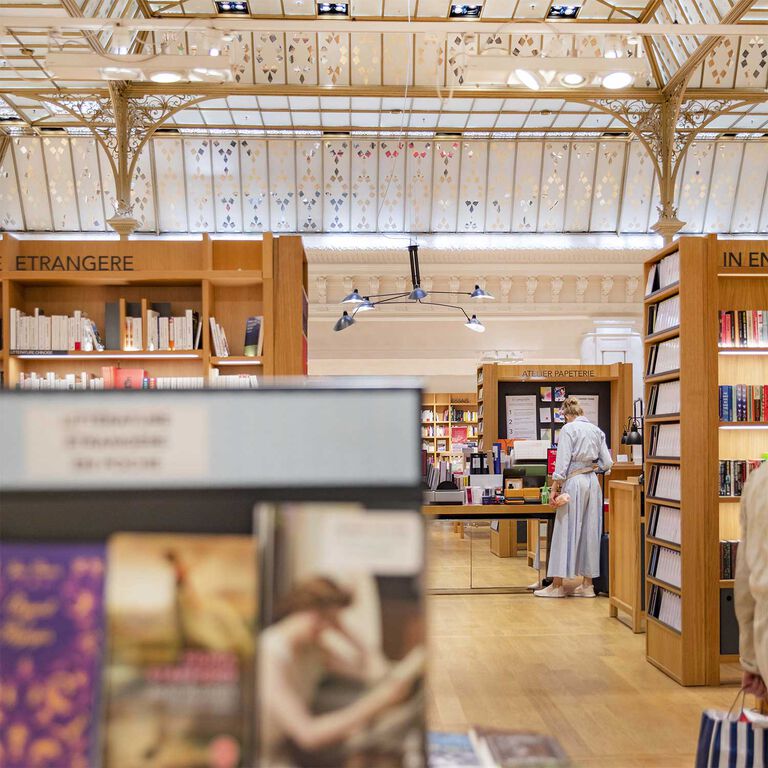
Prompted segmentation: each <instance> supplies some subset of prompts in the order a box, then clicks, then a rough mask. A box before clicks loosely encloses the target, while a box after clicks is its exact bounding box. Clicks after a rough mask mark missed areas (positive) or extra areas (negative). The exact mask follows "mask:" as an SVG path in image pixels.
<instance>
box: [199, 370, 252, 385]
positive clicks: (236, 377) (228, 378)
mask: <svg viewBox="0 0 768 768" xmlns="http://www.w3.org/2000/svg"><path fill="white" fill-rule="evenodd" d="M208 386H209V387H210V388H211V389H258V387H259V377H258V376H254V375H253V374H250V373H235V374H227V375H222V374H221V373H219V369H218V368H212V369H211V372H210V373H209V374H208Z"/></svg>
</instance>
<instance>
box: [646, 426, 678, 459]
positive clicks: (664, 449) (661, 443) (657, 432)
mask: <svg viewBox="0 0 768 768" xmlns="http://www.w3.org/2000/svg"><path fill="white" fill-rule="evenodd" d="M649 455H650V456H651V457H654V456H659V457H667V458H680V424H679V422H678V423H674V424H653V425H652V426H651V436H650V441H649Z"/></svg>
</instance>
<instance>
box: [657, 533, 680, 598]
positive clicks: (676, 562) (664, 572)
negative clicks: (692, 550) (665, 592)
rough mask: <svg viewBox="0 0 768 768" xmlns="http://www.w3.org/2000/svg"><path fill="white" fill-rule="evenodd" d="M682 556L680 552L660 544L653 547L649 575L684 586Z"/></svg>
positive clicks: (676, 585) (675, 585)
mask: <svg viewBox="0 0 768 768" xmlns="http://www.w3.org/2000/svg"><path fill="white" fill-rule="evenodd" d="M682 572H683V571H682V558H681V555H680V553H679V552H676V551H675V550H674V549H668V548H667V547H662V546H660V545H658V544H654V545H653V546H652V547H651V557H650V562H649V564H648V575H649V576H653V577H654V578H656V579H659V581H663V582H665V583H666V584H671V585H672V586H673V587H677V588H678V589H680V587H681V586H682Z"/></svg>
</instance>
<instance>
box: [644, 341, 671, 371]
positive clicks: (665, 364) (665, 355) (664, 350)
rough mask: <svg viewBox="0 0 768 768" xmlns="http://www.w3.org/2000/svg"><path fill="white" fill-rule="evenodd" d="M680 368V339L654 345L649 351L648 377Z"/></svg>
mask: <svg viewBox="0 0 768 768" xmlns="http://www.w3.org/2000/svg"><path fill="white" fill-rule="evenodd" d="M679 368H680V339H668V340H667V341H662V342H660V343H659V344H652V345H651V347H650V349H649V350H648V368H647V369H646V372H645V373H646V375H647V376H654V375H656V374H659V373H667V372H669V371H676V370H678V369H679Z"/></svg>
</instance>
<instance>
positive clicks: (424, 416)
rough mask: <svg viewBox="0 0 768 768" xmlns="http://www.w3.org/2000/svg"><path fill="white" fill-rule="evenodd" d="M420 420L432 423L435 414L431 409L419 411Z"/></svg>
mask: <svg viewBox="0 0 768 768" xmlns="http://www.w3.org/2000/svg"><path fill="white" fill-rule="evenodd" d="M421 420H422V421H434V420H435V413H434V411H433V410H432V409H431V408H424V409H422V411H421Z"/></svg>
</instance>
